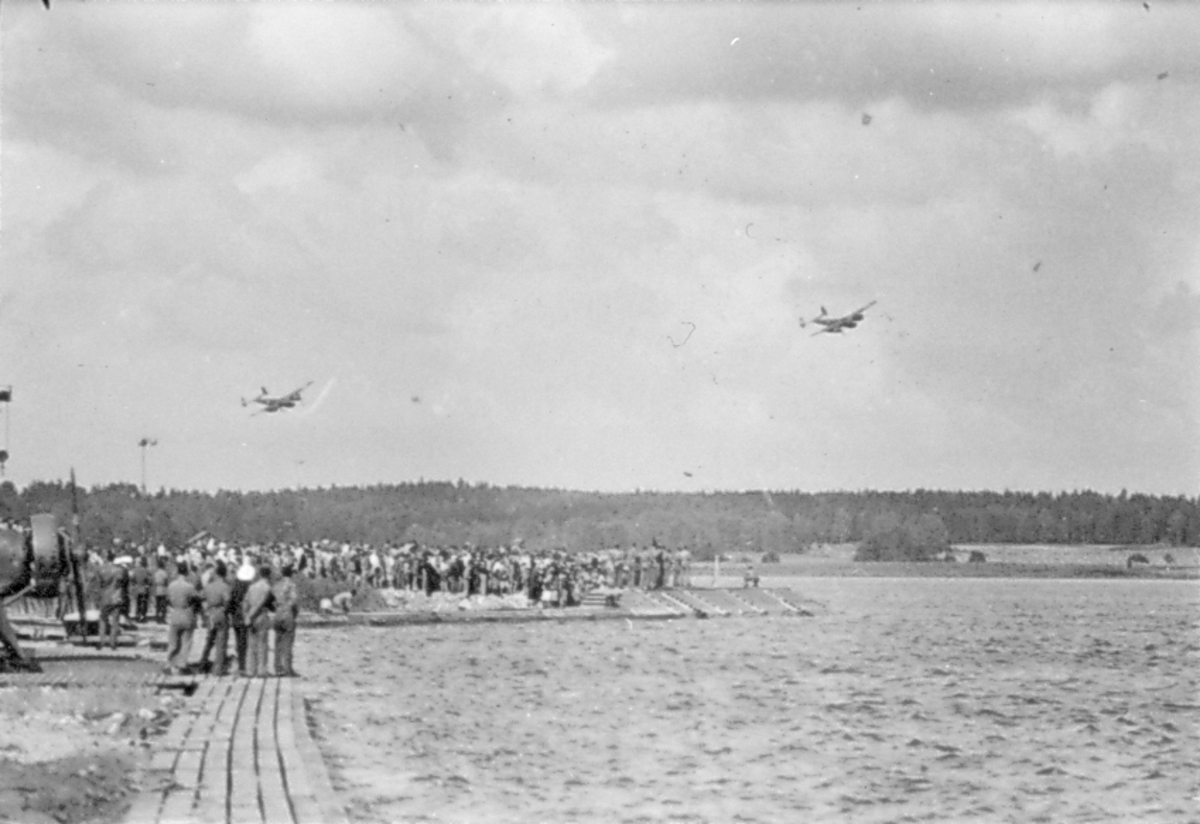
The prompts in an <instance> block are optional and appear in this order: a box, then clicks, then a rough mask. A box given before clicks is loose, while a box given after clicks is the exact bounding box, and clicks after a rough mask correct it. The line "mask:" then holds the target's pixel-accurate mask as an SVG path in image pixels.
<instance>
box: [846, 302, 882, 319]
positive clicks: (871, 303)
mask: <svg viewBox="0 0 1200 824" xmlns="http://www.w3.org/2000/svg"><path fill="white" fill-rule="evenodd" d="M878 302H879V301H876V300H873V301H871V302H870V303H868V304H867V305H866V306H864V307H863V308H861V309H855V310H854V311H853V312H851V313H850V315H849V317H853V316H855V315H857V314H858V313H859V312H865V311H867V310H868V309H870V308H871V307H872V306H874V305H875V304H876V303H878Z"/></svg>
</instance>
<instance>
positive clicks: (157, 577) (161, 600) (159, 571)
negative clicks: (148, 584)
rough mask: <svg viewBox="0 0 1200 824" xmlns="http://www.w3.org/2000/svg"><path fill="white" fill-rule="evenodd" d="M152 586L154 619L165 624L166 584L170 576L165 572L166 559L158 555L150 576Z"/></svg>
mask: <svg viewBox="0 0 1200 824" xmlns="http://www.w3.org/2000/svg"><path fill="white" fill-rule="evenodd" d="M151 580H152V582H153V586H154V621H155V623H158V624H165V623H166V621H167V585H168V584H169V583H170V581H171V576H170V575H168V574H167V560H166V558H163V557H162V556H159V558H158V563H157V564H156V565H155V567H154V574H153V576H152V579H151Z"/></svg>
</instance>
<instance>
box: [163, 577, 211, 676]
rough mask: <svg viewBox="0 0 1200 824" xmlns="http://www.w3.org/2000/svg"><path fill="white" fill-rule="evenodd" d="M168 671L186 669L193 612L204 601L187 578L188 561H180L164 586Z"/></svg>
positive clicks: (194, 616) (197, 609)
mask: <svg viewBox="0 0 1200 824" xmlns="http://www.w3.org/2000/svg"><path fill="white" fill-rule="evenodd" d="M167 603H168V610H167V671H168V672H170V673H171V674H173V675H180V674H182V673H183V672H185V671H186V670H187V668H188V657H189V656H190V654H191V651H192V635H193V633H195V631H196V613H197V612H198V611H199V610H200V609H201V608H202V607H203V605H204V602H203V600H202V599H201V598H200V593H199V592H197V591H196V587H195V586H193V585H192V582H191V581H190V580H189V579H188V565H187V561H180V562H179V564H178V567H177V569H176V573H175V580H174V581H172V582H171V583H170V585H168V586H167Z"/></svg>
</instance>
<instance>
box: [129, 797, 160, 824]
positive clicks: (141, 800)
mask: <svg viewBox="0 0 1200 824" xmlns="http://www.w3.org/2000/svg"><path fill="white" fill-rule="evenodd" d="M162 801H163V793H162V791H161V790H156V791H154V792H142V793H140V794H139V795H138V797H137V798H135V799H134V801H133V806H132V807H130V808H129V812H127V813H126V814H125V818H124V819H123V821H124V822H125V824H155V822H157V821H158V820H159V818H158V813H159V810H161V809H162Z"/></svg>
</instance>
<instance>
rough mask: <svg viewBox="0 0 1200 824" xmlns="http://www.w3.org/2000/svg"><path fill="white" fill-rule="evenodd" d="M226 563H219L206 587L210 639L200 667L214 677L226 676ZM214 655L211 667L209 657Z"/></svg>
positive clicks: (206, 609)
mask: <svg viewBox="0 0 1200 824" xmlns="http://www.w3.org/2000/svg"><path fill="white" fill-rule="evenodd" d="M225 575H226V569H225V562H224V561H217V562H216V564H215V565H214V567H213V576H212V577H211V578H210V579H209V581H208V583H207V584H205V585H204V614H205V616H207V618H208V637H207V638H205V640H204V652H202V653H201V654H200V665H201V666H202V667H204V668H205V669H208V670H209V671H210V672H212V673H213V674H214V675H224V674H225V652H226V650H227V649H228V647H229V582H228V581H226V580H225ZM210 653H212V655H213V660H212V663H211V666H210V664H209V660H208V656H209V654H210Z"/></svg>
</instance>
